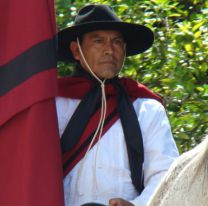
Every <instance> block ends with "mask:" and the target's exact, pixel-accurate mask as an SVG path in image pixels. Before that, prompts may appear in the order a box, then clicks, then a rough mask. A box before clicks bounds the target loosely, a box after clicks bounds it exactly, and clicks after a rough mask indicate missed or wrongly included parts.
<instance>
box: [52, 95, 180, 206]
mask: <svg viewBox="0 0 208 206" xmlns="http://www.w3.org/2000/svg"><path fill="white" fill-rule="evenodd" d="M79 102H80V100H77V99H70V98H63V97H57V98H56V105H57V113H58V122H59V132H60V136H61V135H62V134H63V132H64V129H65V128H66V126H67V124H68V121H69V120H70V118H71V116H72V114H73V112H74V111H75V109H76V107H77V105H78V104H79ZM133 105H134V108H135V111H136V113H137V116H138V120H139V123H140V127H141V131H142V136H143V145H144V165H143V169H144V186H145V189H144V190H143V192H142V193H141V194H140V195H138V192H137V191H136V190H135V188H134V186H133V185H132V181H131V177H130V174H131V172H130V169H129V163H128V155H127V149H126V143H125V138H124V134H123V129H122V126H121V122H120V120H117V121H116V122H115V123H114V124H113V125H112V127H111V128H110V129H109V130H108V131H107V132H106V133H105V134H104V135H103V137H102V138H101V140H100V141H99V142H98V143H96V145H95V146H94V147H93V148H92V149H91V150H90V151H89V153H88V154H87V155H86V156H85V158H84V161H83V159H82V160H81V161H80V162H79V163H78V164H77V165H76V166H75V167H74V168H73V169H72V170H71V171H70V172H69V173H68V174H67V176H66V177H65V179H64V193H65V206H80V205H81V204H84V203H88V202H97V203H101V204H104V205H108V202H109V199H111V198H117V197H119V198H123V199H126V200H128V201H131V202H132V203H133V204H134V205H135V206H145V205H146V203H147V201H148V199H149V198H150V196H151V195H152V194H153V192H154V190H155V188H156V186H157V185H158V183H159V182H160V180H161V178H162V177H163V176H164V174H165V172H166V171H167V170H168V168H169V167H170V165H171V163H172V162H173V160H174V159H175V158H176V157H177V156H178V150H177V147H176V145H175V142H174V139H173V137H172V133H171V128H170V124H169V120H168V118H167V116H166V112H165V110H164V107H163V106H162V105H161V104H160V103H159V102H158V101H156V100H153V99H147V98H138V99H136V100H135V101H134V103H133ZM95 124H97V123H96V122H95Z"/></svg>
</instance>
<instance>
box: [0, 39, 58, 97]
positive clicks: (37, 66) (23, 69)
mask: <svg viewBox="0 0 208 206" xmlns="http://www.w3.org/2000/svg"><path fill="white" fill-rule="evenodd" d="M55 43H56V42H55V38H54V39H49V40H46V41H43V42H41V43H39V44H36V45H35V46H33V47H31V48H30V49H28V50H26V51H25V52H23V53H22V54H20V55H19V56H17V57H16V58H15V59H13V60H11V61H10V62H9V63H7V64H6V65H3V66H0V96H3V95H4V94H6V93H7V92H9V91H10V90H12V89H13V88H15V87H16V86H18V85H19V84H21V83H22V82H24V81H25V80H27V79H28V78H30V77H31V76H33V75H35V74H37V73H39V72H42V71H44V70H48V69H52V68H55V67H56V66H57V60H56V59H57V58H56V47H55V45H56V44H55Z"/></svg>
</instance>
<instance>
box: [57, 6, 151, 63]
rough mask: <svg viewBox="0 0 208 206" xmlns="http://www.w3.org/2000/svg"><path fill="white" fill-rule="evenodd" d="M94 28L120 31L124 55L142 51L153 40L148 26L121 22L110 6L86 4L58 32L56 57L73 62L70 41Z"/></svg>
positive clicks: (148, 46) (149, 45)
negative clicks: (123, 40) (68, 23)
mask: <svg viewBox="0 0 208 206" xmlns="http://www.w3.org/2000/svg"><path fill="white" fill-rule="evenodd" d="M95 30H116V31H120V32H121V33H122V34H123V36H124V39H125V42H126V56H132V55H136V54H139V53H142V52H144V51H145V50H147V49H148V48H150V47H151V46H152V44H153V41H154V35H153V32H152V31H151V30H150V29H149V28H148V27H146V26H143V25H139V24H133V23H127V22H123V21H122V20H121V19H119V18H118V17H117V15H116V14H115V12H114V11H113V9H112V8H111V7H110V6H107V5H88V6H85V7H83V8H82V9H80V11H79V12H78V14H77V16H76V18H75V22H74V25H73V26H71V27H68V28H66V29H64V30H62V31H60V32H59V33H58V59H59V60H61V61H67V62H74V61H75V60H74V58H73V55H72V53H71V51H70V49H69V45H70V43H71V42H72V41H76V38H77V37H79V36H81V35H82V34H84V33H87V32H91V31H95Z"/></svg>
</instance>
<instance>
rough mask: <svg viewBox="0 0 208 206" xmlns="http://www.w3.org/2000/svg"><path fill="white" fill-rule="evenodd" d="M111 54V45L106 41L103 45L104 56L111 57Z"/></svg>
mask: <svg viewBox="0 0 208 206" xmlns="http://www.w3.org/2000/svg"><path fill="white" fill-rule="evenodd" d="M112 53H113V43H112V42H110V41H108V42H106V43H105V48H104V54H105V55H111V54H112Z"/></svg>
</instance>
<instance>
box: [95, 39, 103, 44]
mask: <svg viewBox="0 0 208 206" xmlns="http://www.w3.org/2000/svg"><path fill="white" fill-rule="evenodd" d="M94 42H95V43H102V42H103V41H102V39H95V40H94Z"/></svg>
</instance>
